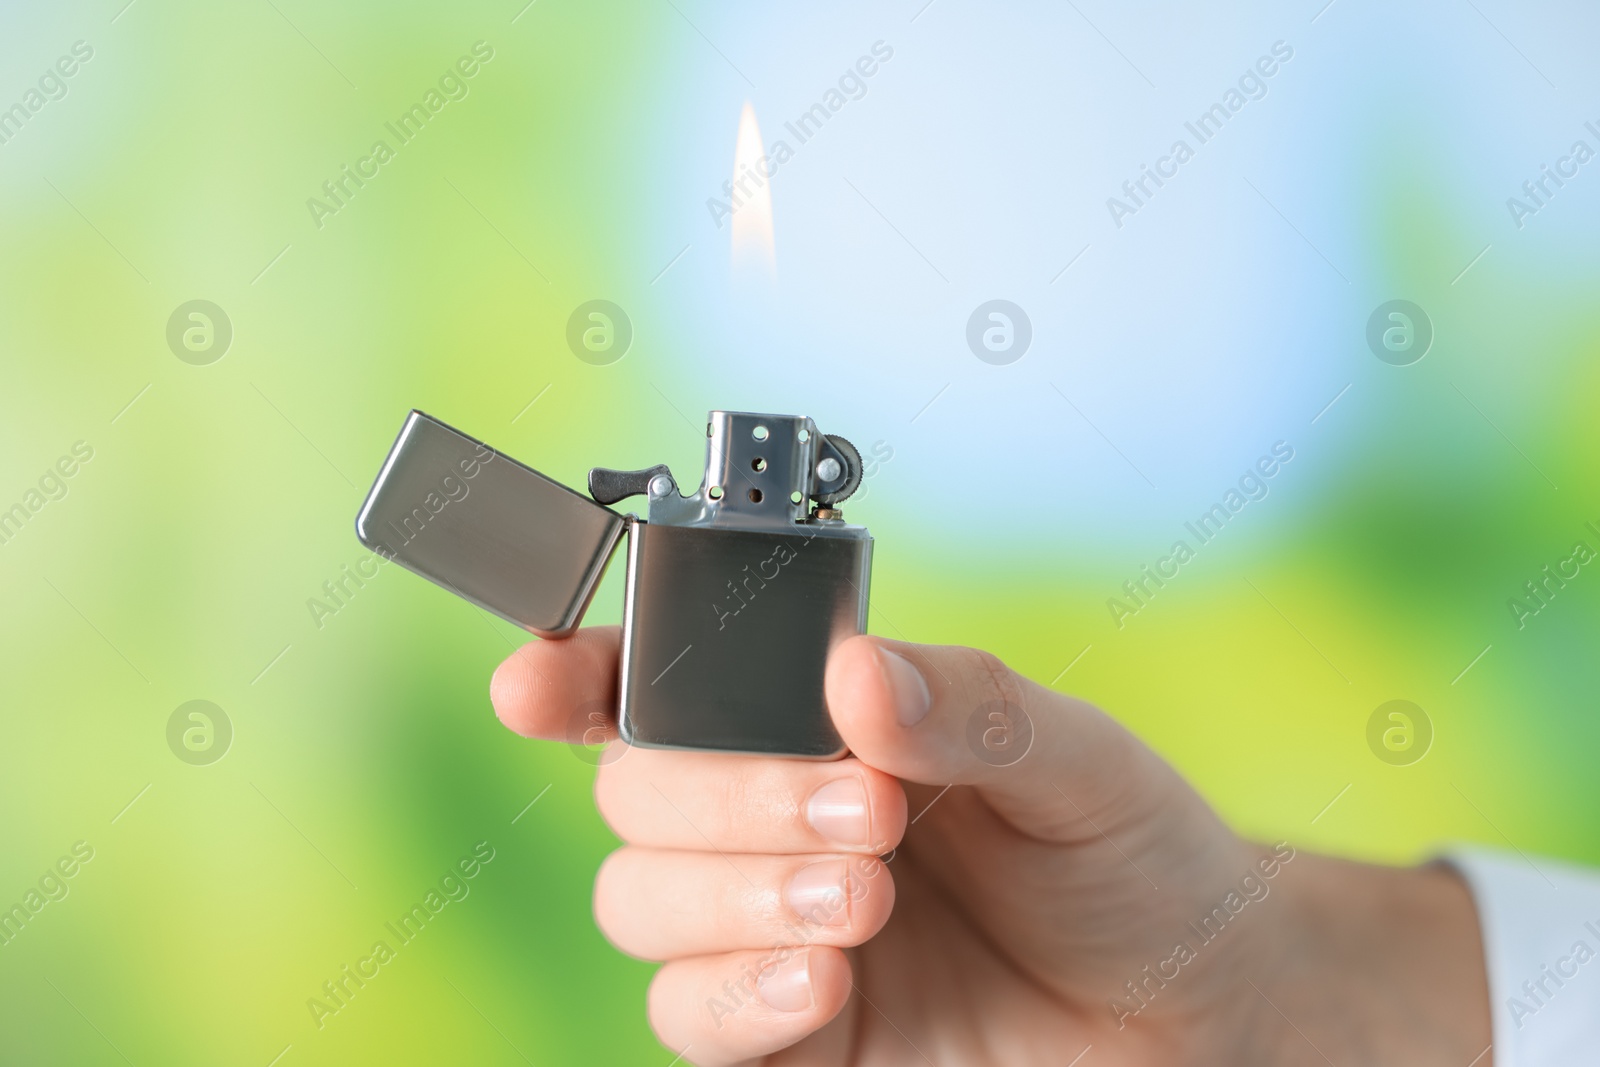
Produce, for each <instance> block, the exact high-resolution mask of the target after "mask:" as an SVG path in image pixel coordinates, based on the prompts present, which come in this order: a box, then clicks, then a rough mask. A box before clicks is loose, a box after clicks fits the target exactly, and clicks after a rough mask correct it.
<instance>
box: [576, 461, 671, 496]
mask: <svg viewBox="0 0 1600 1067" xmlns="http://www.w3.org/2000/svg"><path fill="white" fill-rule="evenodd" d="M657 478H666V479H667V481H668V482H669V483H671V482H672V472H671V471H670V470H668V469H667V465H666V464H665V463H658V464H656V465H655V466H654V467H649V468H647V469H645V470H642V471H614V470H611V469H610V468H608V467H595V468H593V469H592V470H590V471H589V495H590V496H592V497H594V499H595V502H596V503H599V504H615V503H616V502H617V501H619V500H626V499H627V498H628V497H630V496H646V495H649V493H650V483H651V482H653V481H655V480H656V479H657ZM673 488H676V483H673ZM657 495H659V496H665V495H666V494H665V493H660V494H657Z"/></svg>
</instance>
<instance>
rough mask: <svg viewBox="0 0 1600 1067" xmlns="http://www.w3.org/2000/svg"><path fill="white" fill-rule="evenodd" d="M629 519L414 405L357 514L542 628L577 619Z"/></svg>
mask: <svg viewBox="0 0 1600 1067" xmlns="http://www.w3.org/2000/svg"><path fill="white" fill-rule="evenodd" d="M626 529H627V520H625V519H624V518H623V517H622V516H620V515H618V514H617V513H616V512H614V511H612V510H610V509H609V508H604V507H601V506H600V505H599V504H596V503H594V502H593V501H592V500H589V499H588V498H586V497H583V496H580V495H578V494H577V493H575V492H573V491H572V490H571V489H568V488H567V487H566V486H564V485H561V484H560V483H559V482H555V481H552V480H550V479H549V478H546V477H545V476H544V475H542V474H540V473H539V472H538V471H536V470H533V469H532V468H530V467H525V466H523V465H522V464H521V463H518V462H517V461H516V460H514V459H512V458H511V457H509V456H507V455H505V454H503V453H501V452H497V451H495V450H494V449H492V448H490V447H488V446H487V445H485V444H483V443H482V442H480V441H476V440H474V439H472V438H471V437H468V436H467V435H466V434H463V433H460V432H459V431H457V430H454V429H452V428H451V427H449V426H446V425H445V424H444V423H442V422H440V421H438V420H437V419H434V418H432V417H430V416H428V415H425V414H423V413H422V412H420V411H413V412H412V413H411V414H410V415H409V416H408V417H407V419H406V422H405V425H404V426H403V427H401V430H400V436H399V437H397V438H396V439H395V443H394V447H393V448H391V449H390V450H389V458H388V459H387V460H386V461H385V462H384V465H383V469H382V470H381V471H380V472H379V473H378V478H377V480H376V481H375V482H374V483H373V485H372V491H371V492H370V493H368V494H367V500H366V503H365V504H363V505H362V508H361V512H360V514H359V515H357V516H356V536H358V537H359V538H360V539H361V543H362V544H364V545H366V546H367V547H368V548H370V549H372V550H373V551H374V552H377V553H379V554H380V555H383V556H387V557H388V558H390V559H393V560H395V561H397V562H399V563H400V564H401V565H402V566H404V567H406V568H408V569H410V570H413V571H415V572H416V573H418V574H420V575H422V576H423V577H424V578H427V579H428V580H429V581H432V582H435V583H437V584H439V585H441V586H443V587H444V588H446V589H449V590H450V591H451V592H453V593H456V594H457V595H459V596H462V597H465V598H466V599H467V600H470V601H471V602H473V603H474V604H477V605H479V606H480V607H483V608H486V609H487V610H489V611H492V612H494V613H495V614H496V615H499V616H500V617H501V618H503V619H506V620H508V621H510V622H513V623H516V624H517V625H518V626H521V627H522V628H524V629H526V630H531V631H532V632H534V633H536V634H539V635H540V636H542V637H564V636H566V635H568V634H570V633H571V632H572V631H573V630H575V629H576V628H577V626H578V623H579V621H580V620H581V619H582V617H583V612H584V609H586V608H587V607H588V606H589V600H590V598H592V597H593V596H594V591H595V588H596V587H597V586H598V585H599V584H600V578H601V575H602V574H604V572H605V567H606V563H607V562H608V561H609V560H610V558H611V554H612V552H613V551H614V550H615V549H616V547H617V542H618V541H619V540H620V539H621V537H622V535H623V533H624V532H625V531H626Z"/></svg>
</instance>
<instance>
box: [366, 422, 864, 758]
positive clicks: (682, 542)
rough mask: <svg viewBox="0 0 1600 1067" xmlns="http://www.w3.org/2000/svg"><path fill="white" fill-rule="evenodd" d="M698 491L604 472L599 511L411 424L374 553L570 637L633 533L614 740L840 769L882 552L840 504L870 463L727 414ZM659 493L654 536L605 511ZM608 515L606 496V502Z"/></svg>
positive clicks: (826, 439)
mask: <svg viewBox="0 0 1600 1067" xmlns="http://www.w3.org/2000/svg"><path fill="white" fill-rule="evenodd" d="M706 436H707V439H708V440H707V445H706V468H705V475H704V477H703V478H702V479H701V482H700V488H699V489H697V490H695V491H694V492H693V493H690V494H688V495H683V494H681V493H680V492H679V489H678V484H677V482H676V481H675V480H674V479H673V477H672V472H671V471H670V470H668V468H667V467H666V466H665V465H664V464H663V465H660V466H655V467H651V468H649V469H647V470H637V471H620V470H608V469H606V468H603V467H596V468H594V469H593V470H591V471H590V472H589V497H584V496H582V495H580V494H578V493H576V492H574V491H573V490H572V489H569V488H568V487H566V486H565V485H562V484H561V483H560V482H557V481H554V480H552V479H550V478H547V477H546V476H544V475H543V474H540V473H539V472H538V471H536V470H533V469H532V468H530V467H526V466H524V465H522V464H521V463H518V462H517V461H516V460H514V459H512V458H511V457H509V456H507V455H505V454H503V453H501V452H497V451H495V450H494V449H492V448H489V447H488V446H487V445H484V444H482V443H481V442H479V441H476V440H474V439H473V438H471V437H468V436H467V435H465V434H463V433H461V432H459V431H458V430H455V429H452V428H451V427H449V426H446V425H445V424H444V423H442V422H440V421H438V420H437V419H434V418H431V417H430V416H428V415H425V414H423V413H422V412H420V411H413V412H412V413H411V414H410V415H409V416H408V417H407V418H406V421H405V425H404V426H402V427H401V428H400V436H399V437H397V438H396V439H395V443H394V447H393V448H391V449H390V450H389V456H388V459H386V460H385V461H384V464H383V469H382V470H381V471H379V472H378V477H377V480H376V481H374V482H373V485H372V490H371V492H369V493H368V494H367V499H366V502H365V503H364V504H363V505H362V507H361V511H360V513H359V514H358V515H357V516H356V535H357V536H358V537H359V538H360V539H361V543H362V544H364V545H366V546H367V547H368V548H370V549H372V550H373V551H374V552H377V553H379V554H380V555H383V556H385V557H387V558H389V559H393V560H395V561H397V562H399V563H400V564H401V565H403V566H405V567H406V568H408V569H410V570H413V571H415V572H416V573H418V574H420V575H422V576H423V577H424V578H427V579H429V580H430V581H433V582H436V583H438V584H439V585H441V586H443V587H445V588H447V589H449V590H450V591H452V592H454V593H456V594H457V595H459V596H461V597H464V598H466V599H467V600H469V601H471V602H472V603H474V604H477V605H478V606H480V607H482V608H485V609H487V610H489V611H492V612H494V613H495V614H496V615H499V616H500V617H501V618H503V619H506V620H508V621H510V622H513V623H515V624H517V625H518V626H521V627H522V628H524V629H526V630H529V631H531V632H533V633H535V634H538V635H539V636H541V637H547V638H560V637H566V636H569V635H570V634H571V633H572V632H573V631H574V630H576V629H577V627H578V624H579V622H580V621H581V620H582V618H583V613H584V611H585V609H586V608H587V607H588V606H589V601H590V599H591V598H592V597H593V596H594V592H595V589H596V587H597V586H598V585H599V584H600V578H601V576H602V575H603V573H604V572H605V568H606V564H607V562H608V561H609V560H610V559H611V556H612V553H613V552H614V551H615V549H616V548H617V546H618V544H619V543H620V541H621V540H622V538H623V535H624V534H627V535H629V536H628V572H627V582H626V589H625V593H624V600H623V607H622V662H621V671H620V675H619V687H618V697H617V699H618V709H617V710H618V727H619V732H620V734H621V736H622V739H623V740H624V741H626V742H628V743H629V744H631V745H644V746H650V747H658V748H689V749H706V750H713V751H719V752H742V753H755V754H761V755H781V756H795V757H802V758H811V759H835V758H838V757H839V756H842V755H844V752H845V746H844V742H843V741H842V740H840V738H839V735H838V733H837V732H836V731H835V730H834V728H833V723H832V721H831V720H830V719H829V717H828V712H827V708H826V706H825V703H824V699H823V692H822V681H823V671H824V668H825V665H826V661H827V657H828V652H829V651H830V650H831V649H832V648H833V646H834V645H835V644H837V643H838V642H840V641H842V640H844V639H845V638H847V637H850V636H852V635H854V634H858V633H862V632H863V631H864V630H865V627H866V621H867V587H868V582H869V579H870V577H871V572H872V537H871V536H870V535H869V534H868V533H867V530H866V527H864V526H853V525H850V524H848V523H846V522H845V521H844V519H843V515H842V513H841V512H840V510H839V507H838V505H839V504H840V503H841V502H843V501H844V500H845V499H846V498H847V497H849V496H850V494H851V493H853V492H855V490H856V488H857V487H858V486H859V485H860V484H861V476H862V466H861V456H860V453H859V452H857V451H856V449H855V447H854V446H853V445H851V444H850V442H849V441H846V440H845V439H844V438H842V437H838V436H835V435H832V434H828V435H824V434H820V433H818V432H817V427H816V424H815V423H813V422H812V421H811V420H810V419H809V418H805V417H803V416H793V415H760V414H752V413H749V412H742V411H713V412H711V414H710V415H709V417H708V421H707V425H706ZM636 495H643V496H644V497H646V499H647V500H648V502H649V511H648V519H640V518H638V517H637V516H635V515H633V514H627V515H623V514H619V513H617V512H616V511H613V510H612V509H611V508H610V507H608V506H607V505H611V504H616V503H618V502H620V501H622V500H625V499H627V498H628V497H631V496H636ZM591 498H592V499H591Z"/></svg>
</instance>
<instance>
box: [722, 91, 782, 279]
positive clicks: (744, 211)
mask: <svg viewBox="0 0 1600 1067" xmlns="http://www.w3.org/2000/svg"><path fill="white" fill-rule="evenodd" d="M765 157H766V149H765V148H763V147H762V143H761V127H760V126H758V125H756V109H755V108H753V107H751V106H750V102H749V101H748V100H747V101H745V105H744V110H743V111H742V112H740V113H739V139H738V141H737V142H736V144H735V146H734V150H733V195H732V204H733V265H734V267H735V269H739V268H741V267H744V268H747V269H748V268H756V269H758V270H760V271H761V272H764V273H766V274H768V275H773V274H776V273H777V250H776V247H775V245H774V243H773V238H772V177H771V166H772V165H771V161H770V160H767V159H766V158H765Z"/></svg>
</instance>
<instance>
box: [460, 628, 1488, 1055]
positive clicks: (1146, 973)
mask: <svg viewBox="0 0 1600 1067" xmlns="http://www.w3.org/2000/svg"><path fill="white" fill-rule="evenodd" d="M618 648H619V631H618V630H617V629H616V628H602V629H592V630H585V631H583V632H582V633H580V634H579V635H578V636H576V637H574V638H573V639H571V640H568V641H560V642H555V641H545V642H536V643H534V644H530V645H527V646H526V647H524V648H522V649H521V650H519V651H518V652H517V653H515V654H514V655H512V656H511V657H510V658H509V659H507V660H506V662H505V663H504V664H502V665H501V667H500V668H499V670H498V671H497V672H496V673H495V677H494V681H493V684H492V687H491V692H492V695H493V700H494V705H495V709H496V711H497V712H498V714H499V715H500V717H501V719H502V720H503V721H504V722H505V723H506V725H508V726H510V727H511V728H512V729H513V730H516V731H517V732H519V733H522V734H525V735H528V736H532V737H545V738H556V739H560V738H563V737H564V736H565V735H566V731H567V729H568V721H569V719H570V717H571V716H572V714H573V710H574V709H576V708H579V707H582V706H583V705H585V704H589V703H590V702H593V701H605V702H609V703H610V704H611V705H615V702H616V701H615V693H616V673H617V660H618ZM826 691H827V700H828V708H829V711H830V713H831V715H832V717H833V721H834V724H835V725H836V726H837V728H838V730H839V732H840V734H841V735H843V737H844V739H845V741H846V743H847V744H848V745H849V746H850V750H851V753H852V755H851V756H850V757H849V758H847V759H844V760H841V761H838V762H834V763H812V762H802V761H798V760H781V759H767V758H756V757H742V756H725V755H715V754H704V753H692V752H673V751H662V750H653V749H643V748H639V749H626V750H622V752H621V755H620V757H619V758H615V759H610V758H609V757H608V759H607V760H606V761H604V762H603V765H602V766H601V767H600V770H599V774H598V777H597V780H596V783H595V799H596V802H597V804H598V806H599V809H600V812H601V814H602V815H603V816H604V817H605V819H606V821H607V822H608V823H609V824H610V825H611V827H612V829H613V830H614V831H615V832H616V833H617V835H618V836H619V837H621V838H622V839H623V840H624V841H626V842H627V844H626V845H625V846H624V847H623V848H621V849H619V850H618V851H617V852H615V853H613V854H612V855H611V856H610V857H609V858H608V859H607V860H606V862H605V863H604V865H603V866H602V867H601V869H600V873H599V876H598V877H597V879H596V882H595V896H594V912H595V918H596V920H597V921H598V923H599V925H600V928H601V929H602V930H603V931H604V932H605V933H606V935H607V936H608V937H609V938H610V939H611V940H612V941H613V942H614V943H615V944H616V945H617V947H618V948H620V949H622V950H623V951H624V952H627V953H630V954H632V955H635V956H639V957H642V958H645V959H651V960H661V961H665V963H664V965H663V966H662V967H661V969H660V971H659V972H658V973H657V975H656V977H655V980H654V982H653V983H652V985H651V989H650V996H649V1013H650V1021H651V1024H652V1026H653V1027H654V1028H655V1031H656V1034H657V1035H658V1036H659V1037H660V1039H661V1041H662V1042H663V1044H665V1045H667V1046H668V1047H669V1048H671V1049H672V1050H673V1051H674V1052H678V1053H683V1054H684V1059H685V1061H687V1062H692V1063H698V1064H703V1065H723V1064H735V1063H746V1062H754V1061H761V1062H765V1063H767V1064H771V1065H775V1067H776V1065H793V1067H799V1065H806V1067H813V1065H815V1067H822V1065H828V1067H835V1065H838V1067H843V1065H862V1067H878V1065H890V1064H896V1065H898V1064H922V1063H929V1064H936V1065H939V1067H943V1065H945V1064H988V1063H996V1064H1007V1065H1010V1064H1019V1065H1021V1064H1052V1065H1055V1067H1063V1065H1066V1064H1070V1063H1076V1062H1078V1061H1076V1060H1074V1057H1077V1056H1079V1055H1080V1054H1082V1055H1083V1059H1082V1067H1109V1065H1125V1067H1142V1065H1155V1064H1163V1065H1174V1064H1197V1065H1198V1064H1204V1065H1216V1064H1229V1065H1235V1064H1255V1063H1261V1064H1269V1063H1270V1064H1324V1063H1335V1064H1339V1065H1340V1067H1345V1065H1355V1064H1366V1063H1377V1062H1384V1063H1406V1064H1408V1065H1429V1064H1434V1063H1439V1064H1448V1065H1450V1067H1466V1065H1467V1064H1468V1063H1469V1062H1473V1060H1474V1057H1476V1056H1479V1055H1480V1054H1481V1053H1482V1052H1483V1050H1484V1049H1485V1047H1486V1046H1487V1045H1488V1044H1489V1035H1488V1031H1489V1021H1488V995H1487V980H1486V978H1485V970H1484V964H1483V957H1482V949H1481V946H1480V945H1479V941H1478V931H1477V923H1476V917H1475V914H1474V911H1473V906H1472V902H1471V900H1470V898H1469V896H1468V894H1467V891H1466V889H1465V887H1464V886H1463V885H1462V884H1461V883H1460V881H1459V880H1458V879H1457V878H1456V877H1455V876H1454V875H1453V874H1452V873H1450V872H1449V871H1447V870H1445V869H1443V868H1437V867H1433V868H1422V869H1417V870H1393V869H1386V868H1378V867H1368V866H1364V865H1359V864H1352V863H1343V862H1339V861H1335V860H1329V859H1323V858H1320V857H1316V856H1311V855H1306V854H1303V853H1298V852H1296V850H1295V849H1294V848H1293V847H1292V845H1290V844H1281V845H1277V846H1263V845H1257V844H1252V843H1250V842H1247V841H1244V840H1241V839H1240V838H1239V837H1237V836H1235V835H1234V834H1233V833H1232V832H1231V831H1230V830H1229V829H1228V828H1227V827H1226V826H1224V825H1223V824H1222V822H1221V821H1220V820H1219V819H1218V818H1217V816H1216V815H1215V814H1214V813H1213V812H1212V811H1211V810H1210V808H1208V807H1207V806H1206V804H1205V803H1204V802H1203V801H1202V800H1201V799H1200V798H1199V796H1197V795H1196V794H1195V793H1194V791H1193V790H1192V789H1191V788H1190V787H1189V786H1188V785H1187V784H1186V783H1185V782H1184V781H1183V780H1182V779H1181V778H1180V777H1179V776H1178V775H1177V774H1176V773H1175V772H1174V771H1173V770H1172V768H1171V767H1169V766H1168V765H1167V764H1166V763H1164V762H1163V761H1162V760H1161V759H1160V758H1159V757H1157V756H1156V755H1155V754H1154V753H1153V752H1151V751H1150V749H1148V748H1146V747H1145V746H1144V745H1143V744H1141V743H1140V742H1139V741H1138V740H1136V739H1135V738H1134V737H1133V736H1132V735H1131V734H1129V733H1128V732H1127V731H1126V730H1124V729H1123V728H1122V727H1121V726H1119V725H1118V724H1117V723H1116V722H1114V721H1113V720H1112V719H1110V718H1109V717H1108V716H1106V715H1104V714H1103V713H1101V712H1100V711H1098V710H1096V709H1095V708H1093V707H1090V706H1089V705H1087V704H1084V703H1082V702H1080V701H1077V700H1073V699H1071V698H1069V697H1066V696H1062V695H1060V694H1058V693H1055V692H1053V691H1051V690H1048V689H1045V688H1043V687H1042V686H1039V685H1036V684H1034V683H1033V682H1031V681H1029V680H1027V679H1025V678H1022V677H1020V676H1018V675H1016V674H1014V673H1013V672H1012V671H1010V670H1008V669H1007V668H1006V667H1005V666H1004V665H1003V664H1001V663H1000V662H999V661H998V660H996V659H995V658H994V657H993V656H990V655H988V654H986V653H982V652H977V651H973V650H971V649H965V648H948V647H932V646H916V645H907V644H901V643H898V642H892V641H884V640H881V639H878V638H871V637H857V638H852V639H851V640H849V641H846V642H844V643H843V644H841V645H840V646H839V647H838V648H837V649H835V651H834V654H833V656H832V657H831V658H830V660H829V663H828V674H827V690H826ZM979 709H982V710H981V711H980V710H979ZM975 714H976V715H977V717H978V719H979V724H980V728H979V729H978V730H977V731H976V733H977V735H978V736H979V737H980V738H983V737H984V731H985V730H988V731H989V733H988V734H987V743H984V742H983V741H981V740H980V741H979V742H978V743H975V744H969V740H968V738H969V721H970V720H971V719H973V717H974V715H975ZM996 715H998V717H995V716H996ZM1029 725H1031V733H1032V739H1031V744H1029V745H1027V747H1026V752H1025V754H1021V758H1017V757H1018V755H1019V752H1018V749H1019V748H1021V747H1022V746H1023V744H1024V742H1025V740H1026V734H1027V728H1028V726H1029ZM619 744H620V743H619ZM1008 745H1009V746H1014V747H1012V748H1007V746H1008ZM1011 760H1015V762H1012V763H1010V765H1008V766H999V765H997V764H1000V763H1006V762H1008V761H1011ZM952 783H953V784H952ZM946 786H949V788H948V789H946ZM879 857H883V858H881V859H880V858H879ZM1085 1049H1089V1050H1090V1051H1088V1052H1087V1053H1084V1050H1085ZM1474 1067H1489V1058H1488V1057H1483V1058H1482V1059H1479V1060H1478V1061H1477V1062H1476V1064H1475V1065H1474Z"/></svg>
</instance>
